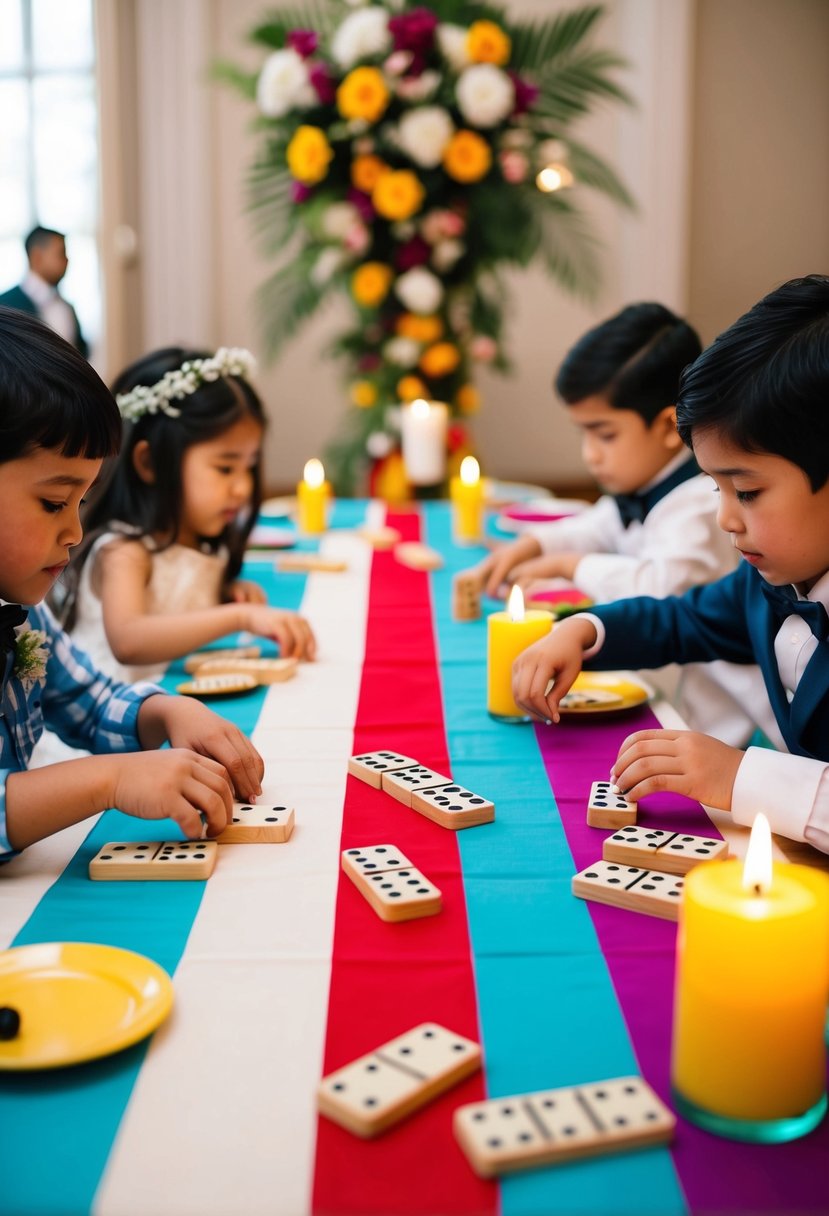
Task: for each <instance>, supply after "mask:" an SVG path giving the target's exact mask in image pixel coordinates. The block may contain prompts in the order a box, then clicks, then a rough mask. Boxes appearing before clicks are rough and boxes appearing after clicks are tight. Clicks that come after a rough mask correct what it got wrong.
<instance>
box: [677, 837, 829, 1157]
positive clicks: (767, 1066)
mask: <svg viewBox="0 0 829 1216" xmlns="http://www.w3.org/2000/svg"><path fill="white" fill-rule="evenodd" d="M827 989H829V878H827V876H826V875H825V874H822V873H820V872H819V871H818V870H814V869H811V868H810V867H808V866H802V865H791V864H777V865H775V866H774V867H773V868H772V863H771V835H770V832H769V830H768V821H767V820H766V819H765V816H763V815H758V816H757V820H756V821H755V825H754V827H753V828H752V833H751V840H750V842H749V848H748V852H747V855H746V860H745V868H744V867H743V865H742V863H741V862H739V861H736V860H735V861H724V862H712V863H711V864H710V865H705V866H698V867H697V868H696V869H694V870H692V871H691V873H690V874H689V875H688V877H687V879H686V880H685V892H684V895H683V902H682V908H681V912H680V933H679V949H678V956H677V980H676V1000H675V1006H674V1039H673V1086H674V1092H675V1094H676V1096H677V1100H678V1102H679V1103H680V1109H682V1110H683V1112H684V1113H685V1114H687V1115H688V1116H689V1117H690V1118H692V1119H693V1120H694V1121H695V1122H698V1123H702V1124H703V1126H707V1127H709V1130H714V1131H722V1132H723V1134H726V1135H729V1134H731V1135H734V1136H736V1137H737V1138H740V1139H757V1140H774V1139H789V1138H791V1137H792V1136H793V1135H802V1134H803V1133H804V1132H805V1131H808V1130H810V1128H811V1127H812V1126H814V1123H815V1122H816V1121H818V1120H819V1118H820V1116H821V1114H822V1108H821V1105H820V1104H821V1103H823V1102H824V1093H825V1088H826V1049H825V1045H824V1038H823V1036H824V1021H825V1017H826V997H827ZM810 1112H816V1116H815V1118H813V1119H812V1121H811V1122H808V1118H807V1122H806V1124H805V1125H804V1126H802V1127H799V1128H798V1126H797V1121H798V1120H800V1119H801V1117H803V1116H807V1117H808V1116H809V1113H810ZM710 1116H713V1117H714V1118H713V1119H712V1118H710ZM728 1121H734V1122H735V1123H737V1124H741V1125H743V1126H742V1127H740V1128H738V1129H737V1130H736V1131H729V1130H728V1127H727V1123H728ZM719 1122H722V1123H724V1124H725V1127H723V1126H719V1125H718V1123H719ZM763 1124H765V1125H767V1134H764V1133H763V1129H762V1125H763ZM775 1124H776V1125H778V1127H779V1128H780V1131H781V1134H774V1133H773V1131H772V1130H770V1129H772V1128H773V1127H774V1125H775ZM745 1125H749V1127H748V1128H746V1126H745ZM756 1125H760V1130H759V1131H756V1130H755V1128H756ZM785 1125H788V1126H785ZM787 1131H788V1134H786V1133H787Z"/></svg>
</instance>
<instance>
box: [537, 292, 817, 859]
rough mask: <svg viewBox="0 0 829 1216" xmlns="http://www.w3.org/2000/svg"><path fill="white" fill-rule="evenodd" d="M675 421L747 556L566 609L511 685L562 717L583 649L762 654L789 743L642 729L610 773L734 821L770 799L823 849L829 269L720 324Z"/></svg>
mask: <svg viewBox="0 0 829 1216" xmlns="http://www.w3.org/2000/svg"><path fill="white" fill-rule="evenodd" d="M677 423H678V427H679V431H680V434H681V435H682V438H683V440H684V441H685V442H686V443H687V444H688V445H689V446H692V447H693V451H694V455H695V457H696V459H697V462H698V464H699V465H700V467H701V468H702V470H703V471H704V472H706V473H708V474H709V476H710V477H711V478H712V479H713V482H714V483H715V486H716V490H717V491H718V493H719V513H718V523H719V525H720V527H721V528H722V529H723V531H724V532H726V533H728V535H729V536H730V537H731V540H732V543H733V544H734V546H735V548H736V549H737V551H738V552H739V553H740V555H741V559H742V560H741V563H740V566H739V567H738V569H737V570H736V571H735V572H734V573H733V574H730V575H728V576H726V577H725V578H723V579H720V580H719V581H718V582H715V583H710V584H708V585H707V586H704V587H696V588H694V589H693V590H691V591H689V592H687V593H686V594H685V595H683V596H672V597H669V598H667V599H662V600H656V599H652V598H649V597H638V598H635V599H629V600H623V601H620V602H618V603H615V604H609V605H606V606H604V607H602V608H599V609H597V610H595V611H594V612H592V613H584V614H581V615H579V616H575V617H573V618H571V619H570V620H568V621H565V622H562V623H561V624H560V625H558V626H557V627H556V629H555V630H554V632H553V633H552V634H551V635H550V636H549V637H548V638H546V639H544V640H543V641H541V642H538V643H536V644H535V645H534V646H532V647H530V648H529V649H528V650H526V651H525V652H524V653H523V654H522V655H521V656H520V657H519V658H518V660H517V661H516V663H515V666H514V669H513V692H514V695H515V699H516V701H517V702H518V704H519V705H521V706H523V707H524V708H525V709H526V710H527V711H528V712H530V713H532V714H533V715H534V716H536V717H539V718H541V719H542V720H544V721H547V722H551V721H558V705H559V702H560V700H561V698H562V696H563V695H564V694H565V693H566V692H567V690H568V689H569V688H570V686H571V684H572V683H573V680H574V679H575V678H576V676H577V674H578V672H579V670H580V669H581V667H582V664H583V663H584V662H585V661H587V662H589V664H590V666H592V667H596V668H605V669H608V668H618V667H659V666H661V665H662V664H664V663H668V662H672V661H674V662H679V663H693V662H706V661H711V660H714V659H729V660H731V661H732V662H736V663H755V662H756V663H759V665H760V668H761V670H762V672H763V678H764V681H765V684H766V689H767V691H768V695H769V699H770V701H771V704H772V708H773V709H774V714H775V718H776V719H777V723H778V725H779V727H780V731H781V734H782V736H783V739H784V740H785V743H786V747H787V748H788V754H785V753H778V752H772V751H769V750H767V749H763V748H749V749H748V751H746V752H742V751H740V750H738V749H736V748H732V747H729V746H727V745H726V744H724V743H721V742H719V741H718V740H716V739H712V738H710V737H708V736H707V735H703V734H699V733H697V732H695V731H676V730H651V731H639V732H637V733H636V734H634V735H631V736H630V737H629V738H628V739H626V740H625V742H624V743H623V745H622V748H621V750H620V752H619V756H618V757H617V759H616V762H615V764H614V767H613V772H612V780H613V781H614V782H615V783H616V784H617V786H618V787H619V788H620V789H622V790H624V791H625V793H626V794H627V796H628V797H630V798H632V799H640V798H643V797H645V795H647V794H650V793H653V792H655V791H657V790H672V791H674V792H676V793H680V794H686V795H688V796H689V797H691V798H696V799H699V801H701V802H704V803H706V804H708V805H710V806H716V807H720V808H722V809H724V810H730V811H731V812H732V814H733V816H734V819H735V820H736V822H738V823H743V824H748V823H750V822H751V821H752V820H753V818H754V816H755V815H756V813H757V812H758V811H764V812H765V813H766V815H767V816H768V817H769V819H770V821H771V825H772V830H773V831H776V832H780V833H782V834H783V835H785V836H789V837H791V838H792V839H794V840H807V841H809V842H810V843H811V844H814V845H816V846H817V847H818V848H820V849H822V850H824V852H829V640H827V639H828V638H829V615H827V606H828V605H829V277H826V276H823V275H810V276H808V277H807V278H803V279H794V280H792V281H791V282H789V283H786V284H785V285H784V286H783V287H780V288H779V289H778V290H776V291H774V292H772V293H771V294H770V295H768V296H766V298H765V299H763V300H761V301H760V303H759V304H757V305H755V307H754V308H752V309H751V311H750V312H748V313H746V314H745V316H743V317H741V318H740V319H739V320H738V321H736V322H735V323H734V325H732V326H731V327H730V328H729V329H727V330H726V331H725V333H723V334H721V335H720V337H719V338H717V340H716V341H715V342H714V343H713V344H712V345H711V346H710V347H708V349H707V350H706V351H704V352H703V354H702V355H701V356H700V357H699V358H698V359H697V360H696V362H695V363H694V364H692V366H691V367H690V368H688V370H687V371H686V373H685V375H684V377H683V380H682V386H681V390H680V398H679V402H678V405H677ZM712 488H713V487H712ZM551 681H554V684H553V685H552V687H551V688H549V686H550V682H551ZM548 688H549V691H548Z"/></svg>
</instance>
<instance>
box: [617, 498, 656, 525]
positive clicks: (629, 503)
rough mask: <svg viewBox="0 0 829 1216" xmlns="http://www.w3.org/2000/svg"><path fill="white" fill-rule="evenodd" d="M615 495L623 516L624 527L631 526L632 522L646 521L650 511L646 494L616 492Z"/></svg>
mask: <svg viewBox="0 0 829 1216" xmlns="http://www.w3.org/2000/svg"><path fill="white" fill-rule="evenodd" d="M613 497H614V498H615V500H616V506H617V507H618V508H619V514H620V516H621V517H622V527H623V528H628V527H630V525H631V524H632V523H640V524H641V523H644V521H645V518H646V517H647V515H648V511H649V503H648V498H647V495H646V494H614V495H613Z"/></svg>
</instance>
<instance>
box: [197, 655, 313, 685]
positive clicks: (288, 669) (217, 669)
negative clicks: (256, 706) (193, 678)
mask: <svg viewBox="0 0 829 1216" xmlns="http://www.w3.org/2000/svg"><path fill="white" fill-rule="evenodd" d="M298 667H299V659H294V658H287V659H210V660H209V661H208V662H206V663H202V665H201V667H199V669H198V672H197V678H199V677H200V676H208V675H210V676H218V675H240V676H252V677H253V679H254V680H256V682H257V684H281V683H282V682H283V681H284V680H292V679H293V677H294V676H295V675H296V673H297V668H298Z"/></svg>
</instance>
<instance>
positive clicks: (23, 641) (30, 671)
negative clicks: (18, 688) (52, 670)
mask: <svg viewBox="0 0 829 1216" xmlns="http://www.w3.org/2000/svg"><path fill="white" fill-rule="evenodd" d="M48 658H49V647H48V645H47V638H46V634H45V633H44V632H43V630H42V629H24V630H23V631H22V632H21V633H19V634H18V635H17V639H16V641H15V644H14V675H15V677H16V678H17V679H18V680H20V682H21V684H22V685H23V687H24V688H25V689H26V691H27V692H28V691H29V690H30V689H31V688H32V686H33V685H34V684H36V683H37V681H38V680H42V679H43V678H44V676H45V675H46V663H47V660H48Z"/></svg>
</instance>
